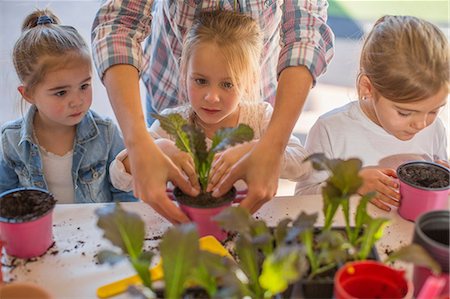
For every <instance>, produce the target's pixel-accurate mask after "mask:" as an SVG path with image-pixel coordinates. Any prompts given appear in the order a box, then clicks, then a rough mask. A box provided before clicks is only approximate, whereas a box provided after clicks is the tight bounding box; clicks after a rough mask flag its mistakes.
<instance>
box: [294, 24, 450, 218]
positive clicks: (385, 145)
mask: <svg viewBox="0 0 450 299" xmlns="http://www.w3.org/2000/svg"><path fill="white" fill-rule="evenodd" d="M357 89H358V95H359V98H360V100H359V101H355V102H351V103H349V104H347V105H344V106H343V107H340V108H337V109H334V110H332V111H330V112H328V113H326V114H324V115H322V116H321V117H320V118H319V119H318V120H317V122H316V123H315V124H314V126H313V127H312V128H311V130H310V132H309V133H308V137H307V140H306V145H305V147H306V149H307V150H308V151H309V152H311V153H319V152H322V153H324V154H325V155H326V156H327V157H328V158H340V159H348V158H351V157H357V158H359V159H361V160H362V162H363V169H362V170H361V172H360V175H361V177H362V178H363V185H362V187H361V188H360V189H359V190H358V192H359V193H360V194H365V193H367V192H369V191H374V190H375V191H377V195H376V197H375V198H374V199H373V200H372V203H373V204H375V205H376V206H377V207H379V208H380V209H383V210H386V211H389V210H390V207H389V206H388V205H394V206H398V202H399V199H400V195H399V192H398V182H397V180H396V171H395V169H396V167H397V166H398V165H399V164H400V163H402V162H405V161H406V160H417V159H425V160H435V161H437V162H439V163H441V164H443V165H445V166H446V167H449V164H448V161H447V152H446V148H447V134H446V132H445V127H444V125H443V123H442V121H441V120H440V119H439V118H437V116H438V113H439V111H440V110H441V109H442V107H444V106H445V105H446V104H447V97H448V93H449V47H448V41H447V38H446V37H445V35H444V34H443V33H442V32H441V31H440V30H439V28H438V27H437V26H435V25H433V24H431V23H430V22H427V21H425V20H421V19H418V18H416V17H411V16H384V17H382V18H380V19H379V20H378V21H377V22H376V23H375V25H374V27H373V29H372V31H371V32H370V33H369V35H368V36H367V38H366V40H365V43H364V45H363V48H362V52H361V58H360V71H359V75H358V84H357ZM326 179H327V174H326V173H325V172H315V173H312V174H311V175H310V176H309V177H307V178H304V179H301V180H299V182H298V183H297V186H296V194H311V193H319V192H320V190H321V187H322V184H323V182H324V181H325V180H326Z"/></svg>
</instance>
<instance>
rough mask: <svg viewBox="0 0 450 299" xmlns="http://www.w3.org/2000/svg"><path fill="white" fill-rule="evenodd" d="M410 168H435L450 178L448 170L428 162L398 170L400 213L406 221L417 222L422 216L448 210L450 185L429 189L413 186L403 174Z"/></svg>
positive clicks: (403, 166) (411, 164)
mask: <svg viewBox="0 0 450 299" xmlns="http://www.w3.org/2000/svg"><path fill="white" fill-rule="evenodd" d="M410 166H419V167H423V168H434V169H435V171H443V173H447V176H450V172H449V170H448V169H447V168H445V167H443V166H441V165H439V164H436V163H433V162H427V161H413V162H408V163H404V164H402V165H400V166H399V167H398V168H397V176H398V178H399V181H400V196H401V200H400V207H399V208H398V213H399V214H400V216H402V217H403V218H404V219H406V220H411V221H415V220H416V218H417V217H419V216H420V215H421V214H423V213H425V212H428V211H433V210H441V209H446V208H447V206H448V195H449V189H450V185H449V184H447V186H444V187H440V188H427V187H422V186H418V185H413V184H412V183H411V182H408V181H407V180H405V178H404V175H403V174H402V173H403V171H404V170H405V169H407V168H408V167H410Z"/></svg>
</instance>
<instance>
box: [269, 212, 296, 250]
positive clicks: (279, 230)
mask: <svg viewBox="0 0 450 299" xmlns="http://www.w3.org/2000/svg"><path fill="white" fill-rule="evenodd" d="M291 222H292V219H290V218H284V219H281V221H279V222H278V224H277V226H276V227H275V230H274V232H273V235H274V237H275V242H276V245H277V246H282V245H283V244H284V240H285V238H286V236H287V234H288V231H289V229H288V225H289V224H290V223H291Z"/></svg>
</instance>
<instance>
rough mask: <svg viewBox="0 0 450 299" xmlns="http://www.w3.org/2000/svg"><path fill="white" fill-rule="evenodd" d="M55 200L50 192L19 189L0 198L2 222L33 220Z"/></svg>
mask: <svg viewBox="0 0 450 299" xmlns="http://www.w3.org/2000/svg"><path fill="white" fill-rule="evenodd" d="M55 203H56V200H55V199H54V198H53V196H52V195H51V194H50V193H47V192H42V191H38V190H19V191H16V192H12V193H9V194H6V195H5V196H3V197H2V198H0V217H1V218H3V219H2V220H3V221H4V222H10V223H21V222H27V221H31V220H34V219H36V218H39V217H40V216H42V215H45V214H46V213H47V212H48V211H50V210H51V209H53V207H54V206H55Z"/></svg>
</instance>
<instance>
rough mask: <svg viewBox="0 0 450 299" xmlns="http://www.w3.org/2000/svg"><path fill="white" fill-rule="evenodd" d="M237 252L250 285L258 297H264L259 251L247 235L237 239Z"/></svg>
mask: <svg viewBox="0 0 450 299" xmlns="http://www.w3.org/2000/svg"><path fill="white" fill-rule="evenodd" d="M236 254H237V256H238V257H239V265H240V266H241V269H242V271H243V272H244V273H245V274H246V276H247V278H248V281H249V283H248V285H249V287H250V289H251V290H252V291H253V292H254V293H255V296H256V298H262V294H263V290H262V289H261V286H260V285H259V281H258V278H259V266H258V257H257V255H258V252H257V250H256V248H255V247H254V246H252V243H251V240H249V239H248V237H247V236H246V235H240V236H239V238H238V239H237V241H236Z"/></svg>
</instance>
